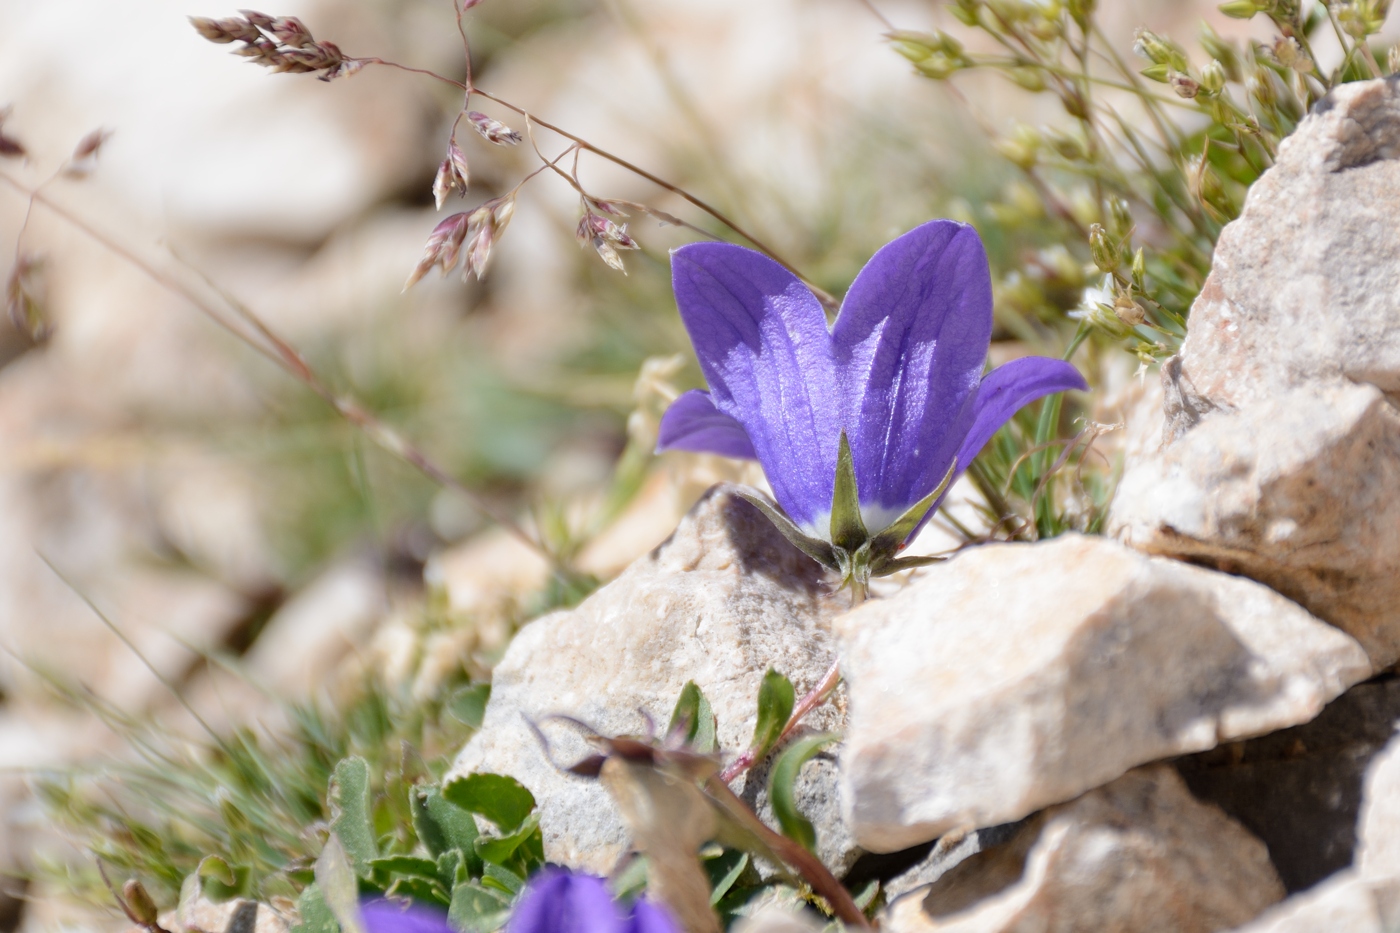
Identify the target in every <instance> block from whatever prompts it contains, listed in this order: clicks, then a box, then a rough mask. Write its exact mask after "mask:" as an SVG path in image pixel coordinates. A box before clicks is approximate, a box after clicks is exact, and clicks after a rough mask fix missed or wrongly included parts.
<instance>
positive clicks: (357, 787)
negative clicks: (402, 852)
mask: <svg viewBox="0 0 1400 933" xmlns="http://www.w3.org/2000/svg"><path fill="white" fill-rule="evenodd" d="M330 797H331V809H332V812H333V813H335V814H336V816H335V819H334V820H333V821H332V822H331V829H332V830H334V831H335V834H336V835H337V836H339V837H340V843H341V845H343V846H344V847H345V854H346V855H348V856H349V857H350V863H351V865H352V867H354V869H355V872H356V873H357V874H359V875H360V876H361V877H368V875H369V863H370V862H372V861H374V859H375V858H377V857H378V855H379V846H378V844H377V843H376V841H375V835H374V820H373V815H372V812H371V809H370V806H371V804H370V789H369V762H367V761H365V760H364V759H363V758H359V757H353V758H342V759H341V760H340V761H339V762H338V763H337V764H336V766H335V773H334V774H332V775H331V788H330Z"/></svg>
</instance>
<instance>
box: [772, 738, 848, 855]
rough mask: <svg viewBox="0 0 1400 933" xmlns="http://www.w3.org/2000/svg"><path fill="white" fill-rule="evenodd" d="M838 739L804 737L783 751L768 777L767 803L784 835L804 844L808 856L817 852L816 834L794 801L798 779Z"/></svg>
mask: <svg viewBox="0 0 1400 933" xmlns="http://www.w3.org/2000/svg"><path fill="white" fill-rule="evenodd" d="M838 739H840V736H839V735H833V734H830V733H825V734H819V735H808V736H803V737H802V738H800V739H798V740H797V741H796V742H793V743H792V744H791V745H789V746H788V747H787V748H785V749H783V753H782V754H781V755H779V756H778V760H777V761H775V762H774V763H773V770H772V771H771V772H769V775H768V801H769V803H770V804H771V805H772V807H773V815H774V816H775V817H777V819H778V825H779V826H780V827H782V830H783V835H784V836H787V837H788V838H789V839H793V840H795V841H797V842H798V843H801V845H802V846H803V847H804V848H805V849H806V850H807V851H808V852H815V851H816V849H817V833H816V830H814V829H813V828H812V823H811V821H810V820H808V819H807V818H806V817H805V816H803V815H802V812H801V811H800V810H798V809H797V802H796V800H795V799H794V788H795V787H796V785H797V775H798V774H799V773H800V772H801V770H802V766H803V765H804V764H806V763H807V761H808V760H809V759H810V758H811V757H812V756H813V755H815V754H816V753H817V752H819V751H821V750H822V749H823V748H826V747H827V746H828V745H830V744H831V743H832V742H835V741H837V740H838Z"/></svg>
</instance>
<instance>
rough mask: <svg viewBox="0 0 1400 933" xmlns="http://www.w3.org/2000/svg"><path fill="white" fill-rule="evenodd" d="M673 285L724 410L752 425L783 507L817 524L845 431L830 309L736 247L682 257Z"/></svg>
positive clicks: (698, 248) (748, 428)
mask: <svg viewBox="0 0 1400 933" xmlns="http://www.w3.org/2000/svg"><path fill="white" fill-rule="evenodd" d="M671 278H672V284H673V286H674V288H675V292H676V304H677V305H678V306H679V308H680V312H681V320H682V321H683V322H684V323H685V328H686V330H687V331H689V333H690V340H691V343H692V344H694V346H695V355H696V357H697V358H698V359H699V361H700V369H701V371H702V372H704V374H705V380H706V381H707V382H708V383H709V386H710V396H711V399H712V401H713V402H714V406H715V408H717V409H718V410H719V411H721V412H723V413H724V414H726V415H728V416H729V417H731V418H733V419H734V420H736V421H738V422H739V423H740V424H741V425H743V427H744V431H745V433H747V434H748V437H749V441H750V443H751V444H752V446H753V451H754V454H755V456H757V458H758V461H759V463H761V464H762V465H763V472H764V474H765V475H766V476H767V477H768V483H769V485H770V486H772V488H773V496H774V498H776V499H777V500H778V504H779V505H781V506H782V507H783V509H784V510H785V511H786V512H787V513H788V515H789V516H790V517H791V518H792V519H793V520H794V521H796V522H797V523H798V524H800V525H802V524H805V525H808V526H809V527H810V526H812V525H813V523H814V519H816V518H817V517H818V516H820V515H822V514H824V513H826V512H828V511H829V510H830V508H831V490H832V486H833V485H834V482H835V477H836V444H837V438H838V436H839V435H840V431H841V425H840V402H839V399H837V398H833V397H832V396H833V394H834V390H835V388H836V386H837V381H836V376H835V370H834V368H833V365H832V357H831V336H830V334H829V333H828V332H827V329H826V315H825V314H824V313H823V311H822V307H821V305H820V304H819V303H818V302H817V299H816V298H814V297H813V296H812V293H811V292H810V291H808V290H807V287H806V286H805V285H803V284H802V283H801V282H800V281H798V280H797V278H796V277H795V276H793V275H792V273H790V272H788V271H787V270H786V269H784V268H783V267H782V266H780V265H778V264H777V263H776V262H774V261H773V260H771V259H769V258H768V257H766V256H764V255H762V254H760V253H756V252H753V251H752V250H747V249H744V248H742V247H739V246H731V245H729V244H726V243H692V244H691V245H689V246H683V247H681V248H680V249H678V250H676V251H675V252H674V253H672V254H671ZM824 531H825V530H824V529H823V532H824Z"/></svg>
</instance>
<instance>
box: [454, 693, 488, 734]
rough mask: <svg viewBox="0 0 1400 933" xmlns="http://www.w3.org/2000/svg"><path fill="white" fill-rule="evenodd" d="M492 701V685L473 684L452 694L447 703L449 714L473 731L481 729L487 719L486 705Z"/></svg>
mask: <svg viewBox="0 0 1400 933" xmlns="http://www.w3.org/2000/svg"><path fill="white" fill-rule="evenodd" d="M490 699H491V685H490V684H472V685H471V686H469V687H463V688H462V689H461V690H458V691H457V692H456V693H454V694H452V697H451V698H450V699H449V700H448V701H447V712H448V713H450V714H451V715H452V717H453V718H454V719H457V720H459V721H461V722H464V723H466V724H467V725H469V726H471V727H472V728H473V729H480V728H481V721H482V720H483V719H484V718H485V717H486V703H487V701H488V700H490Z"/></svg>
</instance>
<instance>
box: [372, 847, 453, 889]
mask: <svg viewBox="0 0 1400 933" xmlns="http://www.w3.org/2000/svg"><path fill="white" fill-rule="evenodd" d="M395 875H410V876H413V877H417V878H430V879H434V880H436V879H437V876H438V864H437V862H435V861H433V860H432V859H426V858H419V857H418V856H416V855H390V856H386V857H385V858H377V859H375V860H374V861H372V862H370V863H369V876H370V880H371V881H373V882H374V883H375V884H377V885H380V886H381V887H383V886H386V885H388V884H389V882H390V881H392V880H393V878H394V876H395Z"/></svg>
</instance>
